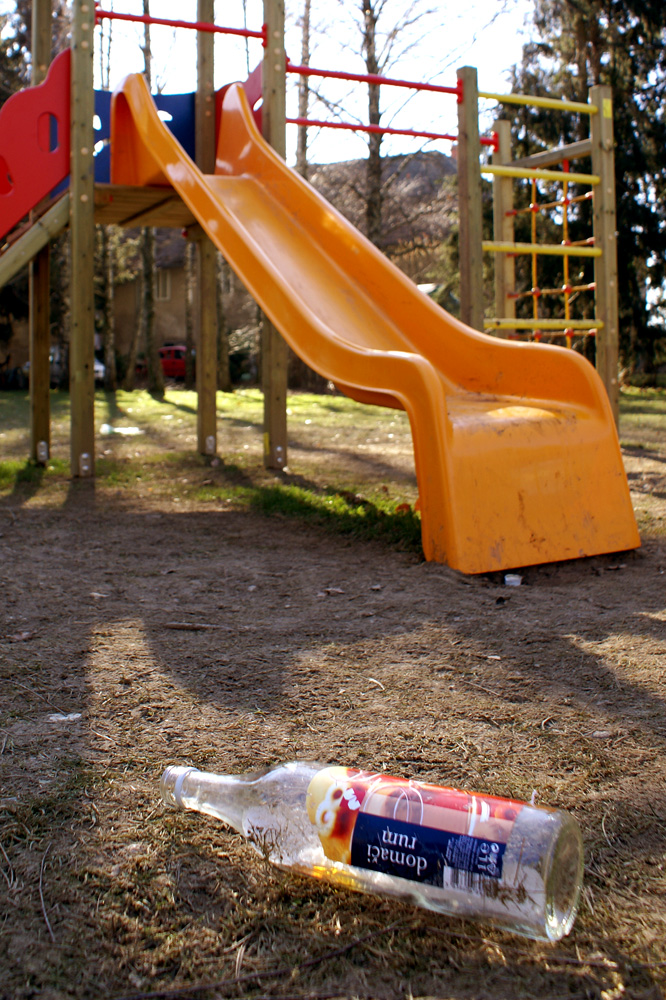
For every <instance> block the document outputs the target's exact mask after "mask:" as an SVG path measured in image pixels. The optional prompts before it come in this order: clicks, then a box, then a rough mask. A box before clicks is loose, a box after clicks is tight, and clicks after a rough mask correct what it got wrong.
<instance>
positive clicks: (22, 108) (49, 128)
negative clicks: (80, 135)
mask: <svg viewBox="0 0 666 1000" xmlns="http://www.w3.org/2000/svg"><path fill="white" fill-rule="evenodd" d="M69 80H70V50H69V49H66V50H65V51H64V52H61V53H60V55H59V56H57V58H56V59H55V60H54V61H53V63H52V65H51V68H50V70H49V73H48V76H47V77H46V79H45V80H44V82H43V83H41V84H40V85H39V86H38V87H28V88H26V89H25V90H21V91H19V93H18V94H14V95H13V96H12V97H10V98H9V100H8V101H6V102H5V104H4V105H3V106H2V108H1V109H0V236H4V235H5V234H6V233H8V232H9V230H10V229H12V228H13V227H14V226H15V225H16V224H17V222H20V221H21V219H22V218H23V217H24V216H25V215H27V214H28V212H29V211H30V209H31V208H34V207H35V205H36V204H37V203H38V202H39V201H40V200H41V199H42V198H45V197H46V195H48V193H49V191H52V190H53V188H55V187H57V186H58V184H60V182H61V181H62V180H64V179H65V177H67V174H68V173H69V122H70V118H69V102H70V97H69Z"/></svg>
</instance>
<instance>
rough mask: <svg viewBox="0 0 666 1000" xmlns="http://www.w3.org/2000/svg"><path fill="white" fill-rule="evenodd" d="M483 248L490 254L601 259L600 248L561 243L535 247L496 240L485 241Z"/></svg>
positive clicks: (530, 244)
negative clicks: (534, 254)
mask: <svg viewBox="0 0 666 1000" xmlns="http://www.w3.org/2000/svg"><path fill="white" fill-rule="evenodd" d="M482 247H483V249H484V250H488V251H490V253H515V254H525V253H530V254H531V253H540V254H546V255H547V256H550V257H601V250H600V249H599V247H578V246H563V245H562V244H560V243H540V244H539V246H537V247H535V246H534V244H533V243H499V242H496V241H495V240H484V241H483V243H482Z"/></svg>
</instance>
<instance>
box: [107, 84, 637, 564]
mask: <svg viewBox="0 0 666 1000" xmlns="http://www.w3.org/2000/svg"><path fill="white" fill-rule="evenodd" d="M111 178H112V182H113V183H117V184H138V185H170V186H172V187H173V188H175V190H176V191H177V192H178V193H179V195H180V196H181V198H182V199H183V201H184V202H186V204H187V205H188V206H189V208H190V209H191V211H192V213H193V214H194V215H195V216H196V218H197V219H198V220H199V222H200V224H201V225H202V227H203V228H204V229H205V231H206V232H207V234H208V236H209V237H210V239H211V240H212V241H213V242H214V243H215V244H216V246H217V247H218V248H219V249H220V250H221V251H222V253H223V254H224V256H225V258H226V259H227V261H228V262H229V264H230V265H231V267H232V268H233V269H234V271H235V272H236V274H237V275H238V276H239V277H240V279H241V280H242V281H243V283H244V284H245V286H246V287H247V288H248V290H249V291H250V292H251V294H252V295H253V296H254V298H255V299H256V301H257V302H258V303H259V304H260V306H261V308H262V309H263V310H264V312H265V313H266V314H267V315H268V316H269V317H270V319H271V320H272V322H273V323H274V324H275V326H276V327H277V328H278V329H279V330H280V331H281V333H282V335H283V336H284V337H285V339H286V340H287V341H288V343H289V344H290V345H291V347H292V348H293V349H294V351H296V352H297V354H299V355H300V357H301V358H303V360H304V361H306V362H307V364H309V365H310V366H311V367H312V368H314V369H315V370H316V371H318V372H320V373H321V374H322V375H323V376H325V377H326V378H328V379H330V380H332V381H333V382H334V383H335V384H336V385H337V386H339V387H340V389H342V390H343V391H344V392H345V393H346V394H347V395H349V396H351V397H353V398H354V399H357V400H360V401H362V402H370V403H376V404H379V405H382V406H391V407H396V408H401V409H404V410H406V411H407V413H408V415H409V420H410V424H411V429H412V437H413V442H414V456H415V463H416V475H417V478H418V484H419V492H420V510H421V520H422V538H423V550H424V553H425V556H426V558H427V559H430V560H436V561H438V562H445V563H448V564H449V565H450V566H452V567H454V568H455V569H458V570H461V571H462V572H464V573H483V572H489V571H493V570H503V569H509V568H516V567H520V566H527V565H533V564H536V563H545V562H551V561H556V560H563V559H571V558H576V557H579V556H589V555H595V554H600V553H607V552H617V551H620V550H625V549H632V548H635V547H637V546H638V545H640V540H639V536H638V531H637V528H636V523H635V520H634V514H633V510H632V506H631V501H630V497H629V490H628V486H627V480H626V476H625V472H624V468H623V465H622V458H621V454H620V449H619V444H618V440H617V435H616V431H615V426H614V423H613V418H612V414H611V410H610V406H609V403H608V399H607V397H606V393H605V390H604V388H603V385H602V383H601V381H600V379H599V377H598V376H597V373H596V372H595V370H594V369H593V367H592V366H591V365H590V364H589V363H588V362H587V361H586V360H585V359H584V358H582V357H580V356H579V355H578V354H576V353H574V352H573V351H570V350H565V349H563V348H557V347H550V346H546V345H541V344H539V345H536V344H524V343H515V342H508V341H501V340H498V339H495V338H493V337H489V336H487V335H485V334H482V333H478V332H476V331H474V330H471V329H468V328H467V327H466V326H464V325H463V324H461V323H460V322H458V321H457V320H455V319H454V318H453V317H451V316H449V315H448V314H447V313H445V312H444V311H443V310H442V309H440V308H439V306H437V305H435V304H434V303H433V302H431V301H430V300H429V299H428V298H427V297H426V296H425V295H423V294H422V292H420V291H419V290H418V289H417V288H416V287H415V286H414V285H413V284H412V282H411V281H410V280H409V279H408V278H407V277H405V275H404V274H402V273H401V272H400V271H399V270H398V269H397V268H396V267H394V266H393V265H392V264H391V263H390V262H389V261H387V260H386V258H385V257H384V256H383V255H382V254H381V253H380V252H379V251H378V250H377V249H376V248H375V247H374V246H373V245H372V244H371V243H370V242H369V241H368V240H367V239H365V237H364V236H362V235H361V234H360V233H359V232H358V230H356V229H355V228H354V227H353V226H351V225H350V224H349V223H348V222H347V221H346V220H345V219H344V218H343V217H342V216H341V215H340V214H339V213H338V212H336V211H335V210H334V209H333V208H332V207H331V205H329V203H328V202H327V201H326V200H325V199H323V198H321V197H320V196H319V195H318V194H317V193H316V192H315V191H314V190H313V189H312V188H311V187H310V185H308V184H307V183H306V182H305V181H303V179H302V178H301V177H300V176H298V175H297V174H296V173H295V172H294V171H292V170H290V169H289V168H288V167H287V166H286V164H285V163H284V161H283V160H281V159H280V157H278V156H277V155H276V154H275V153H274V152H273V150H272V149H271V148H270V147H269V146H268V145H267V144H266V143H265V142H264V140H263V139H262V137H261V136H260V134H259V132H258V131H257V128H256V125H255V123H254V120H253V118H252V113H251V111H250V108H249V105H248V103H247V99H246V97H245V94H244V92H243V90H242V87H241V86H240V85H233V86H232V87H230V88H229V90H228V91H227V94H226V96H225V99H224V105H223V111H222V118H221V125H220V132H219V138H218V147H217V159H216V166H215V174H214V175H205V176H204V175H203V174H202V173H201V172H200V171H199V170H198V169H197V167H196V166H195V165H194V164H193V163H192V161H191V159H190V158H189V157H188V155H187V154H186V153H185V151H184V150H183V149H182V147H181V146H180V145H179V143H178V142H177V140H176V139H175V138H174V137H173V136H172V134H171V133H170V132H169V130H168V128H167V127H166V126H165V125H164V124H163V123H162V122H161V121H160V119H159V117H158V115H157V111H156V109H155V105H154V104H153V101H152V99H151V97H150V93H149V91H148V88H147V86H146V84H145V81H144V80H143V78H142V77H141V76H138V75H135V76H130V77H128V78H127V79H126V80H125V81H124V83H123V84H122V86H121V87H120V89H119V90H118V91H117V93H116V94H115V95H114V99H113V106H112V132H111Z"/></svg>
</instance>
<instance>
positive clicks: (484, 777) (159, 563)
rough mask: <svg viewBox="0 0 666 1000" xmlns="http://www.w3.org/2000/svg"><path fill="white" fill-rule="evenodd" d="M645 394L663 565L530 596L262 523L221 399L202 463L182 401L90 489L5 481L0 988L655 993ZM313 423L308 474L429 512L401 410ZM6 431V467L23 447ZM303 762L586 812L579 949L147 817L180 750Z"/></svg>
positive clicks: (664, 842)
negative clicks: (212, 448) (332, 881)
mask: <svg viewBox="0 0 666 1000" xmlns="http://www.w3.org/2000/svg"><path fill="white" fill-rule="evenodd" d="M636 398H637V400H638V402H637V403H636V404H635V405H634V411H633V413H631V414H628V417H627V420H626V422H625V423H624V424H623V427H622V438H623V441H624V442H625V444H626V452H625V458H626V462H627V468H628V472H629V475H630V482H631V485H632V490H633V493H632V495H633V497H634V501H635V506H636V509H637V511H638V514H639V520H640V526H641V530H642V535H643V541H644V545H643V549H642V550H641V551H640V553H634V554H626V555H625V556H623V557H620V558H618V557H604V558H599V559H594V560H586V561H582V562H577V563H569V564H564V565H561V566H546V567H540V568H535V569H530V570H527V571H525V574H524V581H523V586H522V587H520V588H517V589H514V588H511V589H509V588H506V587H504V586H503V585H502V580H501V578H494V577H483V578H478V579H466V578H462V577H460V576H459V575H457V574H455V573H452V572H450V571H448V570H447V569H446V568H445V567H442V566H436V565H432V564H425V563H423V562H422V561H421V560H420V559H419V557H418V555H417V554H415V553H413V552H410V551H409V550H402V551H400V550H397V549H395V548H394V547H392V546H388V545H387V544H385V543H382V542H363V543H359V542H356V541H353V540H350V539H348V538H344V537H341V536H337V535H336V534H335V533H332V532H328V531H327V532H324V531H323V530H322V529H320V528H317V527H307V526H304V525H303V524H302V523H300V522H299V521H297V520H294V519H291V518H284V517H278V518H275V517H274V518H265V517H261V516H259V515H257V514H256V513H253V512H252V510H249V509H247V507H246V505H244V504H243V503H241V502H240V501H236V500H234V499H233V497H234V494H233V491H232V487H233V486H234V484H237V477H238V475H239V474H240V473H242V475H243V476H244V477H246V478H247V479H249V480H250V481H251V482H252V483H254V484H255V485H261V484H264V485H265V484H266V483H268V482H269V479H268V478H267V477H266V474H265V473H263V471H262V470H261V469H260V431H259V428H258V424H257V421H256V420H255V418H254V417H252V414H251V413H250V414H248V413H244V414H243V415H242V416H240V415H239V414H238V413H236V414H235V415H234V413H233V412H231V411H225V412H224V414H223V417H222V420H221V434H220V440H221V441H225V440H226V441H227V442H228V445H229V453H228V454H227V455H226V456H225V459H224V461H223V462H222V463H220V464H219V465H217V466H212V467H211V466H210V465H208V464H206V463H204V462H203V460H201V461H200V460H199V459H193V458H190V457H188V456H187V449H188V448H191V446H192V433H193V419H194V418H193V416H192V414H191V412H190V411H189V410H188V408H187V407H188V405H189V403H188V401H187V400H186V399H185V398H184V397H182V396H179V395H177V394H174V395H173V396H172V397H170V399H171V402H169V403H168V404H167V405H168V406H169V407H170V409H168V410H164V411H162V416H163V417H164V416H166V415H169V414H171V415H172V419H171V420H169V421H164V420H162V421H161V422H159V423H156V424H155V426H152V425H151V424H150V422H149V421H148V418H147V417H146V429H147V433H146V434H145V435H144V436H142V437H137V438H134V439H123V438H120V437H118V438H115V437H114V438H110V439H105V440H104V441H102V447H103V448H104V449H105V450H108V451H109V454H108V455H106V456H105V460H106V462H107V463H108V464H107V466H106V471H104V470H103V471H102V474H101V475H100V476H99V477H98V479H97V480H96V482H95V484H91V483H77V482H70V481H69V480H68V479H67V477H66V475H65V473H64V472H63V471H62V468H61V467H60V466H59V465H58V463H57V462H56V463H55V466H54V469H53V471H52V472H49V473H47V475H46V476H45V477H44V478H43V479H42V480H41V481H39V480H35V479H30V477H27V478H26V477H24V478H23V479H22V480H21V477H19V480H18V481H17V480H16V478H14V479H13V480H12V481H11V482H9V483H8V484H7V485H5V487H2V488H1V489H2V492H0V544H1V545H2V553H3V562H2V567H1V568H0V579H1V582H2V588H3V591H2V592H3V597H4V600H3V604H2V612H1V617H0V677H1V678H2V681H1V685H2V686H1V687H0V692H1V693H0V996H2V997H3V998H6V1000H28V998H33V997H39V998H40V1000H41V998H45V1000H52V998H53V1000H55V998H58V1000H59V998H72V1000H74V998H77V1000H78V998H88V997H100V998H101V997H104V998H112V997H130V996H134V997H137V998H138V997H142V998H143V997H151V998H155V997H188V998H190V997H191V998H197V1000H200V998H206V1000H209V998H213V997H248V998H253V1000H258V998H260V997H270V998H278V997H281V998H286V997H298V998H299V1000H301V998H306V997H310V998H312V1000H319V998H321V1000H323V998H325V997H330V998H334V997H349V998H351V997H373V998H374V997H377V998H386V1000H393V998H396V1000H397V998H402V997H405V998H406V997H410V996H414V997H437V998H440V1000H445V998H452V1000H453V998H455V1000H464V998H471V997H474V998H492V1000H501V998H507V1000H509V998H511V1000H513V998H519V997H528V998H537V997H538V998H544V1000H545V998H561V997H565V996H566V997H579V998H599V1000H616V998H618V1000H619V998H620V997H629V998H632V1000H633V998H636V1000H639V998H646V1000H647V998H658V997H662V996H663V995H664V989H665V987H666V874H665V871H664V866H665V865H666V834H665V833H664V830H665V824H666V794H665V791H664V790H665V788H666V715H665V712H664V678H665V677H666V660H665V656H666V632H665V629H664V622H665V621H666V611H665V607H664V606H665V603H666V602H665V601H664V593H665V587H664V580H665V579H666V551H665V546H664V534H663V517H664V514H665V513H666V476H665V474H664V469H665V464H664V463H665V461H666V445H665V444H664V442H665V441H666V438H665V437H664V433H663V431H664V426H665V422H664V417H663V416H662V415H661V413H660V410H659V408H660V407H661V405H662V400H663V396H662V397H660V396H658V395H657V397H656V402H657V404H658V405H657V407H656V423H655V421H654V419H653V416H654V413H653V411H652V410H651V411H650V413H649V414H647V416H649V417H650V420H647V416H646V414H644V413H642V412H641V413H637V412H636V408H637V407H638V405H639V404H640V407H642V408H643V409H645V408H646V407H647V409H649V406H647V404H648V403H649V402H650V400H651V399H653V398H654V397H652V396H650V397H643V396H637V397H636ZM250 402H252V400H251V399H250ZM629 402H630V403H632V400H629ZM139 404H140V400H139V397H137V402H136V404H135V405H136V407H137V409H135V408H134V407H133V412H132V413H131V414H127V413H126V423H129V422H132V421H134V420H136V422H137V423H141V421H142V420H143V419H144V418H143V416H141V413H140V412H138V411H140V410H141V407H140V405H139ZM306 404H307V400H305V401H304V400H298V408H296V406H295V409H296V410H297V412H296V418H297V419H295V420H294V421H293V422H292V435H293V444H292V448H291V457H290V467H291V469H292V474H293V476H294V477H296V476H299V477H301V478H302V480H307V481H308V482H309V483H311V484H314V485H319V486H320V487H323V486H325V485H326V484H330V483H331V482H334V483H335V484H336V486H337V487H338V488H339V489H341V490H342V489H355V490H357V491H358V492H359V493H360V494H362V495H363V496H364V497H367V496H370V495H371V496H374V495H375V493H376V494H377V495H379V494H380V493H381V492H382V489H383V490H384V491H385V492H386V493H387V495H388V497H389V499H392V500H394V501H395V502H396V503H397V502H402V501H404V500H409V499H410V498H413V496H414V492H415V486H414V483H413V477H412V473H411V464H410V463H411V453H410V446H409V437H408V431H407V428H406V426H404V424H401V423H400V420H399V418H398V420H397V422H396V418H395V415H394V414H379V415H377V414H376V413H375V412H374V411H369V409H368V408H365V409H361V410H360V411H359V412H358V414H357V415H356V417H355V419H354V421H353V422H350V421H349V419H348V418H349V412H348V411H346V410H343V411H341V412H340V413H339V414H338V419H339V420H340V426H338V427H336V423H335V421H336V416H335V413H334V412H330V413H329V416H330V423H327V421H328V420H329V417H327V419H326V420H324V419H323V418H322V419H321V421H318V419H317V415H318V414H319V415H320V416H321V412H320V410H318V409H317V406H316V405H315V404H314V403H313V409H312V413H311V415H306V412H309V411H307V405H306ZM123 405H124V407H125V409H127V407H128V406H129V405H130V403H129V402H128V401H127V400H125V401H124V402H123ZM252 405H254V403H252ZM317 405H319V404H317ZM107 406H108V403H106V402H105V401H104V400H103V398H101V397H100V409H101V418H102V419H104V418H105V416H106V412H107V411H106V410H105V409H104V408H105V407H107ZM181 416H182V422H181V423H180V424H176V420H177V419H179V418H180V417H181ZM306 420H310V421H313V422H311V423H305V421H306ZM388 421H393V424H392V426H391V428H390V429H389V427H388V423H387V422H388ZM7 426H8V425H5V427H7ZM6 433H7V434H8V435H9V436H6V437H5V438H4V439H3V440H2V442H1V443H2V444H3V445H4V446H5V447H4V451H5V455H6V456H7V457H8V458H12V457H14V458H16V459H18V457H19V456H20V454H21V448H23V447H24V446H25V430H24V429H23V428H21V427H20V426H17V427H16V429H15V430H11V429H10V430H8V431H7V432H6ZM336 434H338V435H339V436H338V438H335V435H336ZM389 434H392V435H393V437H391V438H389V436H388V435H389ZM55 440H56V449H58V448H62V444H63V441H64V430H63V428H62V426H61V425H60V424H58V423H57V426H56V433H55ZM246 444H247V445H248V448H247V449H246V448H245V445H246ZM168 448H171V449H173V450H176V451H180V452H182V455H179V457H178V459H177V460H174V459H173V458H170V457H169V455H168V452H167V449H168ZM232 464H233V466H234V468H233V469H231V468H230V466H231V465H232ZM137 471H138V473H139V474H140V475H141V477H142V478H141V479H137V478H136V477H137ZM183 480H186V481H183ZM211 487H215V489H213V490H211ZM174 620H178V621H187V622H190V623H192V624H213V625H216V626H221V627H218V628H216V629H208V630H207V629H201V630H194V631H193V630H188V631H185V630H183V631H181V630H173V629H169V628H167V627H166V626H167V625H168V623H169V622H172V621H174ZM377 681H379V682H380V683H379V684H377V683H376V682H377ZM70 714H72V715H77V716H79V717H78V718H67V716H69V715H70ZM57 715H61V716H65V718H61V719H60V720H57V719H55V720H54V718H53V717H54V716H57ZM293 757H301V758H309V759H313V758H314V759H317V758H320V759H325V760H331V761H339V762H345V763H349V764H352V765H361V766H367V767H372V768H377V769H380V768H384V769H385V770H386V771H387V772H389V773H390V772H393V773H397V774H410V775H414V776H416V777H420V778H422V779H426V780H432V781H439V782H442V783H444V782H446V783H451V784H459V785H462V786H466V787H472V788H476V789H478V790H480V791H487V792H491V793H495V794H500V795H502V794H506V795H511V796H512V797H518V798H529V797H530V795H531V794H532V791H533V790H534V789H536V791H537V794H538V800H539V801H541V802H543V803H544V804H552V805H556V806H561V807H564V808H568V809H570V810H571V811H572V812H573V813H574V814H575V815H576V817H577V818H578V820H579V822H580V823H581V826H582V828H583V832H584V837H585V842H586V888H585V894H584V901H583V906H582V909H581V913H580V915H579V918H578V921H577V923H576V925H575V927H574V930H573V932H572V934H571V935H570V937H568V938H567V939H565V940H564V941H563V942H561V943H560V944H558V945H556V946H544V945H541V944H536V943H533V942H530V941H526V940H524V939H520V938H517V937H512V936H511V935H509V934H508V933H505V932H500V931H497V930H493V929H492V928H489V927H487V926H482V925H475V924H468V923H462V922H460V921H455V920H449V919H446V918H443V917H438V916H435V915H433V914H429V913H427V912H425V911H419V910H416V909H414V908H413V907H411V906H408V905H402V904H397V903H395V902H390V901H386V900H383V899H379V898H374V897H369V896H360V895H355V894H350V893H347V892H345V891H343V890H340V889H333V888H331V887H328V886H326V885H322V884H319V883H316V882H313V881H311V880H307V879H304V878H301V877H295V876H293V875H290V874H289V873H284V872H280V871H279V870H277V869H275V868H271V867H268V866H266V865H265V863H264V862H263V861H261V860H260V859H258V858H257V857H256V856H255V855H254V853H253V852H252V851H251V850H250V848H249V847H248V846H247V845H246V844H244V843H243V842H242V840H241V838H240V837H238V836H237V835H235V834H234V833H232V832H231V831H229V830H228V829H227V828H225V827H224V826H223V825H221V824H217V823H215V822H213V821H211V820H208V819H206V818H204V817H201V816H194V815H189V814H184V813H176V812H170V811H167V810H165V809H164V808H163V807H162V806H161V804H160V802H159V798H158V795H157V781H158V779H159V775H160V773H161V771H162V769H163V767H164V766H165V765H166V764H168V763H176V762H191V763H194V764H196V765H198V766H201V767H207V768H210V769H212V770H219V771H234V772H236V771H243V770H249V769H254V768H255V767H256V766H257V765H258V764H260V763H265V764H270V763H273V762H275V761H278V760H284V759H288V758H293Z"/></svg>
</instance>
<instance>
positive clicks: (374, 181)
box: [361, 0, 382, 245]
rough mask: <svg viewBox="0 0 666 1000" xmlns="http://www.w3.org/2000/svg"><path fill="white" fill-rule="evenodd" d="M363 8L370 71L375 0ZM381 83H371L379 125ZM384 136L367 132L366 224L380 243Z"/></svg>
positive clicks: (371, 105) (371, 107)
mask: <svg viewBox="0 0 666 1000" xmlns="http://www.w3.org/2000/svg"><path fill="white" fill-rule="evenodd" d="M361 3H362V10H363V53H364V55H365V66H366V70H367V72H368V73H369V74H378V73H379V63H378V61H377V48H376V36H377V12H376V10H375V8H374V7H373V5H372V0H361ZM379 91H380V88H379V84H376V83H369V84H368V123H369V124H370V125H379V123H380V119H381V112H380V110H379ZM381 145H382V137H381V135H380V134H378V133H373V132H370V133H369V134H368V162H367V168H366V203H365V225H366V235H367V237H368V239H369V240H371V241H372V242H373V243H375V244H377V245H378V244H379V240H380V237H381V232H382V160H381Z"/></svg>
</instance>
